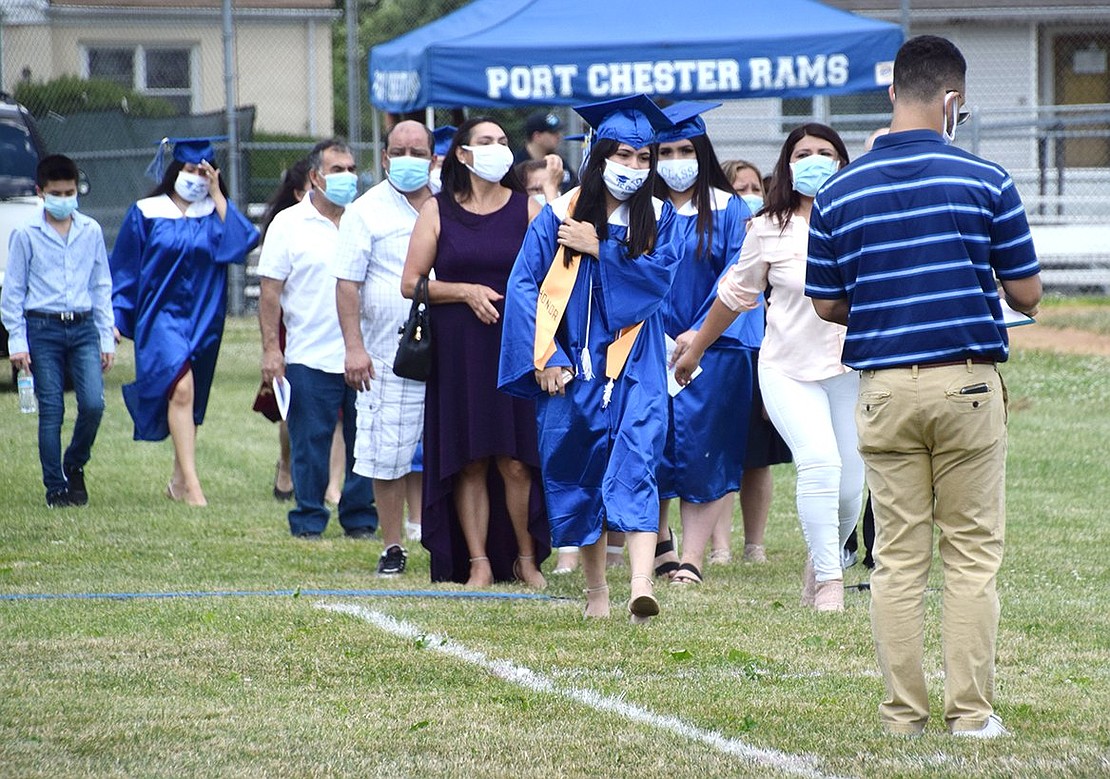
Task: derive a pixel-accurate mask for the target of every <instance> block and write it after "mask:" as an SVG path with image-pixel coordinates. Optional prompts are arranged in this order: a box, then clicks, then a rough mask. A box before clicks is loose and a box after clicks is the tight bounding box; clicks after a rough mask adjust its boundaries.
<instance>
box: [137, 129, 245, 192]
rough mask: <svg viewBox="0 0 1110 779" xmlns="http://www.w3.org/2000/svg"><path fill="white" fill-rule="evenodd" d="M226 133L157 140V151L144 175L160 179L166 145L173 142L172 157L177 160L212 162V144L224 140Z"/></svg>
mask: <svg viewBox="0 0 1110 779" xmlns="http://www.w3.org/2000/svg"><path fill="white" fill-rule="evenodd" d="M226 140H227V136H226V135H212V136H208V137H205V138H163V139H162V140H160V141H158V151H156V152H155V153H154V159H153V160H151V161H150V165H148V166H147V168H146V175H147V177H148V178H152V179H154V180H155V181H161V180H162V177H163V176H164V175H165V174H166V147H167V146H169V145H170V144H173V158H174V159H175V160H177V161H178V162H188V163H191V164H193V165H199V164H200V163H201V162H204V161H205V160H207V161H208V162H212V161H213V160H214V159H215V158H216V150H215V149H213V148H212V144H213V143H215V142H216V141H226Z"/></svg>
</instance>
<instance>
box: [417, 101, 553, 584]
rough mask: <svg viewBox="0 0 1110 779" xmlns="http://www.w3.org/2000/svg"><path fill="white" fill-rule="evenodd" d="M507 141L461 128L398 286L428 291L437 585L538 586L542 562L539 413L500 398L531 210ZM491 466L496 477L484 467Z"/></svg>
mask: <svg viewBox="0 0 1110 779" xmlns="http://www.w3.org/2000/svg"><path fill="white" fill-rule="evenodd" d="M512 163H513V154H512V152H511V151H509V147H508V138H507V136H506V135H505V131H504V130H503V129H502V128H501V127H500V126H499V125H498V124H497V123H496V122H493V121H491V120H489V119H485V118H475V119H470V120H468V121H466V122H465V123H463V125H462V126H461V127H459V129H458V131H457V132H456V134H455V138H454V140H453V141H452V143H451V148H449V149H448V150H447V154H446V155H445V159H444V161H443V173H442V180H443V189H442V191H440V193H439V194H438V195H436V196H435V197H434V198H432V199H431V200H429V201H428V202H427V203H426V204H425V205H424V207H423V208H422V209H421V210H420V216H419V217H418V218H417V220H416V226H415V227H414V228H413V231H412V237H411V239H410V240H409V250H408V256H407V257H406V259H405V269H404V272H403V273H402V275H401V293H402V294H403V295H404V296H405V297H407V298H412V297H413V296H414V295H415V292H416V285H417V282H418V281H419V279H420V277H421V276H428V275H430V274H431V273H432V272H433V271H434V278H432V279H431V281H430V282H429V283H428V299H429V302H430V303H431V310H430V315H431V330H432V344H433V352H434V355H435V356H434V365H433V368H432V375H431V378H429V380H428V386H427V395H426V398H425V404H424V511H423V520H422V521H423V530H422V538H421V541H422V543H423V545H424V546H425V547H427V549H428V551H429V552H431V556H432V580H433V581H458V582H465V583H466V584H468V585H471V586H475V587H483V586H487V585H489V584H492V583H493V582H494V581H495V580H498V581H500V580H508V579H519V580H521V581H523V582H524V583H526V584H528V585H529V586H533V587H543V586H544V585H545V581H544V578H543V575H542V574H541V573H540V569H539V564H540V563H541V562H542V561H543V560H544V558H546V557H547V555H548V553H549V552H550V543H551V542H550V531H549V529H548V525H547V517H546V513H545V512H544V508H543V498H542V494H541V492H540V480H539V476H538V475H539V452H538V451H537V447H536V408H535V404H534V403H533V402H532V401H526V400H520V399H517V398H512V397H510V396H508V395H505V394H502V393H501V392H499V391H498V390H497V366H498V359H499V356H500V350H501V315H502V312H503V309H504V297H505V286H506V283H507V282H508V279H509V271H510V270H512V267H513V261H514V260H515V259H516V255H517V252H518V251H519V250H520V246H521V243H523V241H524V233H525V231H526V230H527V228H528V223H529V222H530V221H531V220H532V219H533V218H534V217H535V216H536V214H538V213H539V211H540V207H539V205H538V204H537V203H536V202H535V201H534V200H532V199H531V198H529V197H528V196H527V194H525V193H524V191H523V187H522V186H521V185H520V182H519V181H518V180H517V178H516V175H515V174H514V173H513V172H512V170H511V168H512ZM491 466H492V467H491Z"/></svg>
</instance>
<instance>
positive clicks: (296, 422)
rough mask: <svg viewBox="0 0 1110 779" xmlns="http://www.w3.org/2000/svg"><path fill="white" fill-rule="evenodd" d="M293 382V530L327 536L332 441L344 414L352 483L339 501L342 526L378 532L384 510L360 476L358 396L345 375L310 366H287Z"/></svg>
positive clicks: (347, 481) (345, 483)
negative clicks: (357, 468)
mask: <svg viewBox="0 0 1110 779" xmlns="http://www.w3.org/2000/svg"><path fill="white" fill-rule="evenodd" d="M285 377H286V378H287V379H289V386H290V398H289V418H288V419H287V420H286V422H287V424H288V426H289V450H290V454H291V460H292V462H291V468H290V470H291V472H292V475H293V490H294V492H295V493H296V496H297V506H296V508H294V509H292V510H291V511H290V512H289V531H290V532H291V533H292V534H293V535H300V534H301V533H322V532H324V528H325V527H327V525H328V518H329V516H330V512H329V511H328V509H327V506H325V505H324V493H325V492H326V491H327V488H328V458H329V455H330V453H331V438H332V433H333V432H334V431H335V425H336V422H337V421H338V420H339V411H340V409H342V411H343V440H344V443H345V444H346V450H347V468H346V478H345V479H344V481H343V494H342V497H340V499H339V524H340V525H342V526H343V529H344V530H348V531H349V530H361V529H364V528H365V529H369V530H376V529H377V527H378V511H377V509H376V508H375V507H374V487H373V483H372V481H371V480H370V479H368V478H366V477H365V476H359V475H358V474H357V473H355V472H354V466H355V452H354V447H355V395H356V393H355V391H354V390H353V389H351V388H350V387H348V386H347V384H346V382H345V381H344V379H343V374H342V373H325V372H324V371H318V370H316V369H314V368H309V367H306V366H304V365H286V366H285Z"/></svg>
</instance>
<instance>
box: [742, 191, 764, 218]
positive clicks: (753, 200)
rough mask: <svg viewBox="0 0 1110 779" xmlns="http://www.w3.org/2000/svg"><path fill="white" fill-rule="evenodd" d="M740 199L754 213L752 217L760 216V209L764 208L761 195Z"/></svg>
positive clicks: (744, 196) (746, 196)
mask: <svg viewBox="0 0 1110 779" xmlns="http://www.w3.org/2000/svg"><path fill="white" fill-rule="evenodd" d="M740 199H741V200H743V201H744V204H745V205H746V206H747V207H748V210H749V211H751V212H752V216H755V215H756V214H758V213H759V209H761V208H763V198H761V197H760V196H759V195H741V196H740Z"/></svg>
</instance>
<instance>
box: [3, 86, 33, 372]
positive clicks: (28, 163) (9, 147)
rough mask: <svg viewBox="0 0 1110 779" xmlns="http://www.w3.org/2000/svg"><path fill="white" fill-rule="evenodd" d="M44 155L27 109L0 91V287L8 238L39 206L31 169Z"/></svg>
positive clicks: (5, 347)
mask: <svg viewBox="0 0 1110 779" xmlns="http://www.w3.org/2000/svg"><path fill="white" fill-rule="evenodd" d="M43 154H44V146H43V143H42V138H41V137H40V136H39V134H38V130H37V129H35V122H34V120H33V119H32V118H31V115H30V114H29V113H28V112H27V109H26V108H24V107H23V106H21V105H20V104H19V103H17V102H15V100H13V99H12V97H11V96H10V95H8V94H6V93H4V92H0V288H3V286H4V272H5V271H6V270H7V268H8V238H9V237H10V236H11V233H12V230H14V229H15V228H16V227H19V226H21V225H24V224H26V223H27V222H28V221H29V220H30V219H31V218H32V217H33V216H34V215H35V214H37V213H38V211H39V209H40V208H41V207H42V206H41V203H40V201H39V199H38V197H36V196H35V168H37V167H38V164H39V159H40V158H42V156H43ZM7 355H8V333H7V331H6V330H4V327H3V325H0V357H6V356H7Z"/></svg>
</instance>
